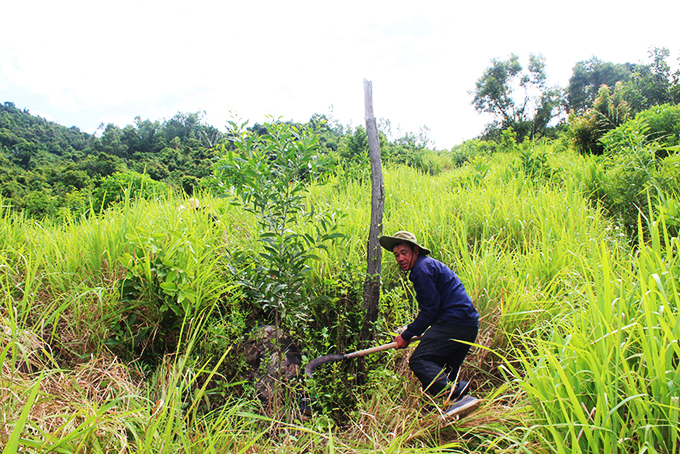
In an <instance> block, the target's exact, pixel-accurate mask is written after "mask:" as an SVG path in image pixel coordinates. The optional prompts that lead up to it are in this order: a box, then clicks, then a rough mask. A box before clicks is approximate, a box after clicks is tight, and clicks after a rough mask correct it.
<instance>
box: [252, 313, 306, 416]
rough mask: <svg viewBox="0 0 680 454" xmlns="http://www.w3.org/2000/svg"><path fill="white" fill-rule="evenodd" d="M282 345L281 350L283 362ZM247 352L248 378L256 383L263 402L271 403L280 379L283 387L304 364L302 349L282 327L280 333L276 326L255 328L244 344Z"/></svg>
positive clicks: (254, 384) (256, 388) (255, 385)
mask: <svg viewBox="0 0 680 454" xmlns="http://www.w3.org/2000/svg"><path fill="white" fill-rule="evenodd" d="M277 338H278V339H277ZM278 346H280V347H278ZM279 348H280V350H281V353H282V354H281V357H282V361H281V363H280V362H279ZM244 355H245V360H246V363H247V364H248V365H249V366H250V369H249V371H248V373H247V377H246V379H247V380H248V381H249V382H250V383H252V384H253V386H254V388H255V390H256V391H257V395H258V397H259V398H260V400H261V401H262V402H263V403H268V402H269V401H270V400H271V398H272V397H273V395H272V393H273V392H274V389H275V385H276V383H277V381H278V380H280V381H281V383H280V385H281V386H283V385H285V384H286V383H288V382H290V381H291V380H293V379H294V378H295V377H297V375H298V373H299V372H300V368H301V367H302V355H301V353H300V349H299V348H298V347H297V346H296V345H295V344H294V343H293V341H292V340H291V338H290V337H289V336H288V335H286V334H285V333H284V332H283V331H280V330H279V332H278V336H277V335H276V328H275V327H274V326H271V325H265V326H262V327H260V328H258V329H257V330H255V331H253V333H252V334H251V336H250V340H249V341H247V342H246V344H245V346H244Z"/></svg>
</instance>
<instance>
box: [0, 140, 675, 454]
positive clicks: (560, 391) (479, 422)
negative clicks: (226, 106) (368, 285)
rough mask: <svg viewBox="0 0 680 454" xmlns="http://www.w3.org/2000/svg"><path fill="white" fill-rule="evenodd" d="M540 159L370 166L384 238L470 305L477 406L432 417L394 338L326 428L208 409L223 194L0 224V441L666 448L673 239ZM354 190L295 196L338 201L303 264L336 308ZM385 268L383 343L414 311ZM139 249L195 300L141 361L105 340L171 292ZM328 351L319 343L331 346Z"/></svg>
mask: <svg viewBox="0 0 680 454" xmlns="http://www.w3.org/2000/svg"><path fill="white" fill-rule="evenodd" d="M537 152H542V153H547V156H548V158H549V162H550V165H551V168H552V170H555V169H557V171H554V172H547V171H546V172H544V171H545V170H546V169H548V170H550V169H549V168H548V167H546V164H545V163H546V161H545V160H541V159H538V160H535V162H540V163H541V166H542V167H541V169H542V170H541V172H540V173H536V172H529V171H528V170H527V168H526V165H527V162H534V161H531V155H529V154H526V155H524V156H523V157H519V158H518V157H517V155H513V154H500V153H499V154H496V155H494V156H493V157H491V158H489V157H486V158H484V157H480V158H476V159H474V160H473V161H472V162H470V163H469V164H468V165H465V166H463V167H460V168H457V169H455V170H452V171H450V172H446V173H441V174H438V175H437V176H430V175H424V174H422V173H420V172H417V171H414V170H412V169H409V168H406V167H394V168H388V169H386V171H385V174H384V176H385V190H386V200H385V222H384V232H385V233H393V232H394V231H397V230H410V231H412V232H414V233H415V234H416V236H417V237H418V238H419V240H420V241H422V242H423V243H424V244H425V245H426V246H427V247H428V248H430V249H431V250H432V254H433V256H434V257H435V258H437V259H439V260H442V261H443V262H445V263H447V264H448V265H450V266H451V267H452V268H453V269H454V270H455V271H456V272H457V274H458V275H459V276H460V277H461V279H462V281H463V282H464V283H465V285H466V288H467V290H468V292H469V293H470V294H471V296H472V297H473V299H474V300H475V303H476V305H477V307H478V309H479V311H480V314H481V330H480V336H479V337H478V340H477V343H478V345H477V346H476V348H474V349H473V352H472V354H471V356H470V357H469V358H468V361H467V362H466V364H465V366H464V367H463V371H462V374H464V376H465V378H467V379H470V380H472V381H473V383H474V386H475V391H474V392H475V394H476V395H477V396H478V397H480V398H482V399H483V405H482V407H481V409H480V410H479V411H478V412H477V413H475V414H474V415H472V416H470V417H469V418H467V419H465V420H463V421H459V422H453V421H448V420H445V419H443V418H442V417H441V413H440V411H441V410H442V408H441V406H442V403H441V402H438V401H433V400H431V399H429V398H428V397H427V395H425V394H423V393H422V392H421V391H420V387H419V385H418V383H417V380H415V379H414V378H413V376H412V374H411V372H410V371H409V369H408V366H407V358H408V352H407V351H392V352H387V353H383V354H381V356H379V357H376V360H375V361H374V362H373V363H372V364H373V365H374V366H373V369H372V370H371V371H370V373H369V375H368V380H367V382H366V383H365V385H364V386H363V387H361V388H355V391H354V392H355V393H357V395H356V396H354V397H355V400H356V405H355V407H354V408H353V410H352V411H351V412H350V413H348V414H346V415H345V419H344V420H343V421H341V423H340V424H339V422H338V421H337V420H334V419H332V418H330V417H329V416H327V415H324V414H318V413H317V414H315V415H313V416H312V417H311V418H303V417H302V415H301V414H299V412H297V410H295V409H293V410H290V409H289V410H286V412H283V411H278V412H273V413H272V412H269V413H268V412H267V409H265V408H261V407H260V405H259V403H258V402H257V401H254V400H252V399H249V398H246V397H244V396H243V395H237V394H236V393H234V394H233V395H231V396H229V395H227V396H226V397H224V402H220V403H219V405H212V404H211V405H204V403H205V402H206V400H207V399H209V400H210V401H211V402H213V403H214V401H215V399H216V398H218V397H219V396H217V395H214V394H211V395H209V393H210V392H211V391H210V385H211V384H214V383H217V382H222V383H221V386H222V387H223V388H224V389H229V387H230V386H231V384H230V383H223V382H224V380H225V378H224V377H223V376H221V375H220V373H219V372H218V370H219V365H220V364H224V362H226V361H228V355H230V354H232V353H233V349H234V348H236V346H237V343H238V342H239V341H240V340H241V338H239V337H238V335H237V334H235V337H234V338H233V339H228V340H227V341H224V342H225V344H224V348H223V349H222V350H221V351H220V353H219V354H218V355H217V357H215V358H207V357H200V356H199V355H200V354H201V352H204V351H206V350H205V349H204V347H205V345H204V344H206V343H209V342H212V341H214V340H215V339H208V338H206V333H208V332H212V331H210V328H209V327H208V323H209V321H208V320H209V319H208V317H207V314H208V313H209V311H210V310H214V308H215V307H219V308H220V309H219V310H221V311H223V313H222V314H221V315H222V316H223V317H224V319H225V320H230V318H229V317H230V316H231V315H230V314H229V313H228V311H229V310H232V309H231V308H233V307H238V306H239V304H241V302H242V301H241V299H242V295H241V294H240V292H239V290H238V288H235V287H233V286H231V285H230V283H229V276H228V273H227V272H225V268H226V261H227V260H228V258H229V253H230V250H231V249H232V248H234V247H236V246H237V245H238V246H239V247H240V246H246V247H251V248H255V247H256V246H255V245H256V242H255V241H254V239H255V238H256V237H257V233H256V232H255V230H254V228H255V224H254V222H253V219H252V218H251V217H249V216H248V215H247V214H245V213H243V212H241V211H239V210H238V209H236V208H235V207H233V206H231V205H229V203H228V200H227V199H221V198H215V199H212V198H209V197H207V196H206V200H204V203H208V204H209V205H210V210H212V211H213V212H214V213H216V214H217V215H218V216H219V218H220V219H221V223H220V225H219V226H216V225H214V224H213V222H212V221H211V220H210V219H209V218H208V217H207V216H205V215H204V214H205V213H203V212H201V211H197V212H193V211H192V212H187V211H179V210H178V209H177V207H178V205H179V204H181V203H182V200H181V199H179V198H173V197H171V196H170V197H168V198H163V199H157V200H153V201H138V202H137V203H135V204H130V203H129V201H128V202H127V203H124V204H122V205H120V206H118V207H114V208H112V209H111V210H109V211H108V212H107V213H106V214H105V215H103V216H97V217H94V216H93V217H87V218H80V219H71V220H68V221H67V222H64V223H60V224H52V223H49V222H43V223H36V222H33V221H29V220H27V219H25V218H23V217H21V216H17V215H12V214H10V213H8V212H4V213H3V215H2V216H1V217H0V288H1V289H2V295H1V298H2V308H3V309H2V313H1V315H0V327H1V328H2V330H1V331H0V336H1V339H0V340H1V341H0V349H1V350H0V355H1V356H0V359H2V360H3V361H2V374H1V377H0V380H1V383H0V388H1V389H2V391H0V406H1V407H2V411H3V415H4V416H3V418H4V419H3V424H4V429H3V430H0V440H1V441H2V442H3V443H4V444H5V445H6V446H7V448H5V449H6V450H7V449H12V448H11V447H14V448H17V447H19V446H21V447H23V448H24V449H29V450H32V451H35V452H48V451H50V452H113V451H115V452H149V453H151V452H153V453H155V452H159V453H160V452H244V453H247V452H329V453H331V452H343V453H344V452H388V453H397V452H461V453H464V452H558V453H560V452H565V453H566V452H583V453H585V452H589V453H590V452H593V453H595V452H633V451H635V452H642V451H643V450H645V449H646V450H647V451H648V452H678V449H679V446H678V445H679V443H680V440H679V439H678V435H679V434H678V417H679V414H680V406H679V404H678V399H679V395H678V390H679V389H680V376H678V372H677V371H678V361H679V359H678V358H680V351H678V348H679V347H678V345H677V338H678V334H679V333H678V332H677V331H678V329H679V328H678V326H679V325H678V320H677V311H678V303H679V302H680V301H678V299H679V297H678V294H679V293H678V291H679V288H678V286H679V284H678V277H677V276H678V258H677V257H678V253H679V250H678V249H679V244H678V240H677V238H670V237H669V236H668V235H667V233H666V230H665V229H664V227H663V224H662V223H658V222H657V223H651V224H650V225H649V227H648V228H647V231H649V232H651V233H650V234H649V236H647V237H646V238H648V241H644V240H643V239H642V238H643V237H642V236H641V237H640V240H639V241H637V242H634V241H630V240H629V239H628V238H626V237H625V236H622V234H621V230H620V229H618V228H617V226H616V225H615V224H614V223H612V222H611V221H610V220H608V219H607V218H606V217H605V216H604V214H603V212H602V210H601V209H599V207H597V206H593V205H591V204H590V203H589V202H588V201H587V200H586V198H585V197H584V196H583V186H582V184H581V180H580V179H581V177H582V175H581V174H580V173H579V172H578V171H576V170H577V168H579V169H580V168H583V166H584V165H585V166H587V165H588V162H584V158H582V157H577V156H570V155H569V154H568V153H562V154H559V155H558V154H551V149H550V148H549V147H544V148H541V149H539V150H538V151H537ZM522 159H523V160H524V161H522ZM574 162H577V163H578V164H577V165H576V166H577V168H570V165H572V164H571V163H574ZM369 197H370V187H369V186H368V184H367V183H360V182H356V181H352V180H349V179H343V180H334V179H332V178H331V179H330V180H329V181H327V182H326V184H325V185H321V186H314V187H312V188H311V195H310V204H329V205H331V206H332V207H334V208H335V209H336V210H337V211H338V214H339V215H342V219H341V231H342V232H343V233H344V234H345V235H346V237H345V238H344V239H343V240H342V241H340V242H338V243H337V244H336V245H334V246H332V247H330V248H329V249H328V251H327V252H325V253H323V254H321V260H319V261H317V262H315V263H313V267H312V270H311V272H310V274H309V280H310V281H311V282H313V283H314V286H315V289H317V291H318V292H319V293H323V292H325V291H327V289H330V290H328V292H329V294H328V295H326V296H327V297H328V299H330V300H334V299H335V300H337V301H334V302H335V303H337V306H338V307H339V305H340V303H341V304H343V305H346V306H347V305H352V304H360V303H361V302H360V301H355V300H353V299H352V298H353V297H352V296H351V295H352V294H361V292H360V291H356V292H354V293H352V292H350V291H346V290H347V289H346V288H345V287H343V285H344V286H349V287H352V286H357V285H361V283H362V282H363V280H362V279H361V276H355V274H357V273H359V274H360V273H361V269H362V266H363V265H362V264H363V263H365V248H366V245H365V238H366V237H367V233H368V220H369V218H370V200H369ZM650 220H653V219H652V218H651V217H650ZM301 228H304V226H301ZM180 247H184V248H185V250H183V252H181V251H179V248H180ZM159 257H160V258H162V259H164V260H166V262H167V263H170V265H166V264H164V263H163V261H162V260H161V261H160V262H154V260H156V259H158V258H159ZM393 262H394V260H393V258H392V257H391V256H390V254H383V274H382V281H383V290H384V291H383V299H382V301H381V307H382V308H383V312H382V314H381V318H380V320H379V323H378V325H377V328H378V330H379V337H380V336H382V338H383V339H385V340H388V339H390V338H391V337H392V334H391V332H392V331H393V330H394V329H396V328H397V327H398V326H399V325H400V324H405V323H408V322H410V321H411V320H412V318H413V316H414V315H415V312H416V311H417V305H416V303H415V302H414V301H413V300H412V299H411V298H410V297H409V291H408V285H407V284H408V282H407V280H406V277H405V276H404V275H403V274H401V272H400V271H399V270H398V269H397V267H396V266H395V264H394V263H393ZM131 263H134V264H136V265H135V266H136V267H135V266H132V265H131ZM152 263H158V264H160V265H159V266H161V268H162V267H163V266H169V267H170V268H172V267H174V268H182V267H185V268H187V270H186V271H187V273H186V275H187V276H191V278H190V279H189V281H187V282H188V283H187V282H184V281H179V280H176V281H173V282H176V283H180V284H182V285H185V284H186V285H187V287H186V290H187V291H190V292H193V294H195V295H198V296H195V298H196V300H195V301H196V303H197V304H198V305H200V306H201V307H203V308H204V309H205V311H196V312H191V311H189V312H187V313H188V314H189V315H188V316H187V317H185V318H181V317H180V319H179V322H180V326H179V329H180V332H181V335H180V336H178V338H177V339H176V342H177V345H175V347H176V348H175V349H174V350H173V351H172V352H168V353H169V354H167V355H163V354H162V352H160V351H159V353H158V354H159V356H160V357H159V361H158V364H157V366H156V367H155V368H154V369H153V370H149V369H143V368H141V366H139V365H138V364H139V362H137V361H134V359H135V358H134V357H133V358H128V359H127V361H122V360H121V358H120V357H115V356H114V355H113V354H112V350H111V344H110V343H107V342H104V341H105V340H107V339H111V337H112V335H113V334H115V333H116V332H118V331H116V330H120V328H121V326H124V324H125V323H127V325H125V326H127V328H126V329H128V330H138V331H136V333H137V334H139V333H140V332H142V330H143V329H145V328H150V329H152V330H153V329H160V328H158V326H159V325H158V323H159V319H160V318H162V314H163V313H167V310H166V311H165V312H163V311H161V310H160V307H161V306H162V304H164V301H166V299H165V297H166V296H167V293H166V292H165V291H164V289H165V290H167V289H168V288H171V287H170V286H168V285H166V286H165V287H163V286H161V285H160V283H161V281H158V282H156V281H153V279H154V276H156V274H154V273H157V271H158V267H154V266H152V265H151V264H152ZM170 268H168V269H170ZM135 273H136V274H135ZM173 276H174V275H173ZM131 280H134V283H135V285H136V286H137V287H136V291H138V293H136V295H144V296H143V297H139V296H137V299H135V300H134V301H132V299H130V298H128V299H126V297H125V292H126V290H125V289H126V288H128V287H126V282H130V281H131ZM163 282H167V280H166V281H163ZM334 292H335V293H334ZM343 292H345V293H343ZM188 294H189V293H188ZM317 296H319V295H310V297H317ZM340 300H342V301H341V302H340V303H339V302H338V301H340ZM319 304H327V303H319ZM327 307H328V308H331V307H335V306H333V305H332V304H329V305H328V306H327ZM140 308H143V310H141V309H140ZM234 310H238V309H234ZM130 313H135V314H136V318H135V320H136V321H135V322H133V321H130V319H128V318H126V317H127V316H128V315H129V314H130ZM236 315H238V316H245V314H236ZM347 326H349V325H347ZM326 328H330V327H326ZM338 329H340V328H338ZM344 329H347V327H345V328H344ZM234 330H235V332H236V331H237V330H236V328H234ZM157 332H160V331H157ZM36 333H37V334H38V335H36ZM31 334H33V335H31ZM345 335H346V336H347V337H351V336H352V333H345ZM121 336H122V334H121ZM123 337H124V336H123ZM230 342H231V343H230ZM326 343H327V344H328V346H327V347H328V349H329V351H324V352H322V353H330V352H332V350H333V348H337V349H342V348H343V345H342V344H339V343H336V339H328V340H327V342H326ZM220 345H222V344H220ZM301 347H302V348H303V353H304V354H307V355H313V354H317V353H319V352H318V351H315V350H313V349H310V347H309V346H306V345H301ZM306 349H307V350H306ZM114 351H115V350H114ZM291 405H292V404H291ZM199 408H201V411H199V410H198V409H199ZM206 408H207V409H208V410H206ZM284 413H285V415H284ZM10 446H11V447H10ZM8 452H9V451H8Z"/></svg>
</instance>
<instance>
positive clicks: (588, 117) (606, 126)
mask: <svg viewBox="0 0 680 454" xmlns="http://www.w3.org/2000/svg"><path fill="white" fill-rule="evenodd" d="M621 87H622V86H621V84H620V83H617V84H616V87H615V88H614V93H611V91H610V89H609V87H608V86H606V85H602V86H601V87H600V90H599V92H598V93H597V98H596V99H595V104H593V108H592V109H590V110H589V111H587V112H586V113H585V114H583V116H577V115H576V114H575V113H574V112H573V111H572V112H571V113H570V114H569V128H568V130H567V135H568V137H569V139H570V141H571V143H572V145H573V146H574V148H575V149H576V151H578V152H579V153H582V154H596V155H600V154H602V152H603V151H604V147H603V145H602V143H601V142H600V139H601V138H602V136H604V135H605V134H606V133H607V132H608V131H611V130H612V129H614V128H616V127H617V126H619V125H620V124H622V123H624V122H625V121H626V120H628V118H629V116H630V108H629V107H628V104H627V103H626V101H624V100H623V97H622V96H621Z"/></svg>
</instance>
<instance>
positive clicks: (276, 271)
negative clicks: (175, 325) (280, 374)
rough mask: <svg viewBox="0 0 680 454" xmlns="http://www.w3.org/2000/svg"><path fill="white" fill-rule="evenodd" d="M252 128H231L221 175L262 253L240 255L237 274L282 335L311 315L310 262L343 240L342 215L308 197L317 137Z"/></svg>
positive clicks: (285, 128) (279, 126)
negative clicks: (252, 223)
mask: <svg viewBox="0 0 680 454" xmlns="http://www.w3.org/2000/svg"><path fill="white" fill-rule="evenodd" d="M246 124H247V122H246V123H243V124H241V125H238V124H236V123H235V122H230V127H231V130H230V133H229V134H230V137H231V140H232V142H233V144H234V150H233V151H226V150H225V149H224V148H223V149H222V156H221V158H220V161H219V162H218V164H217V166H216V176H217V178H218V180H219V181H220V182H221V183H222V184H223V187H224V188H225V189H227V190H228V191H230V192H231V194H232V195H234V196H235V202H236V203H238V204H240V205H242V206H243V208H244V209H245V210H247V211H249V212H251V213H253V214H254V215H255V216H256V218H257V223H258V225H259V229H260V231H259V235H258V242H259V244H260V245H261V247H262V249H261V250H259V251H257V253H255V251H247V250H241V251H236V252H235V253H234V263H235V264H237V265H241V266H240V267H239V268H240V270H239V271H237V272H238V273H239V274H240V278H241V283H242V284H243V285H245V287H246V289H247V290H248V291H249V293H250V295H251V296H252V297H253V299H254V300H255V301H256V302H257V303H258V304H259V305H260V307H261V308H262V309H263V310H264V311H271V312H272V313H273V316H274V317H273V318H274V323H275V326H276V330H277V332H278V330H279V329H280V327H281V326H284V327H286V328H288V329H292V330H295V329H296V328H298V327H299V325H300V323H301V322H304V321H305V320H306V318H307V314H308V313H309V310H308V305H307V303H308V301H307V298H305V290H306V289H305V286H306V280H305V273H306V272H307V271H309V269H310V268H309V265H308V262H309V260H312V259H315V258H318V257H317V256H316V255H315V253H316V251H317V250H319V249H325V248H326V247H327V245H328V244H329V242H330V241H332V240H333V239H334V238H338V237H340V236H342V235H341V234H340V233H337V232H335V229H336V225H337V220H336V214H335V212H334V211H332V210H330V209H326V210H322V211H318V210H316V209H315V207H314V206H311V205H310V204H309V203H308V201H307V198H306V194H307V188H308V183H309V182H310V181H311V180H312V179H313V178H314V176H315V173H314V168H315V167H314V164H315V162H316V159H317V155H316V149H317V146H318V140H317V137H316V136H314V135H313V134H312V133H311V131H309V130H308V129H306V128H305V129H298V128H297V127H295V126H291V125H288V124H283V123H280V122H271V123H265V125H264V126H265V128H266V133H264V134H256V133H254V132H252V131H248V130H246V129H245V126H246ZM277 336H278V333H277ZM279 354H281V352H280V351H279Z"/></svg>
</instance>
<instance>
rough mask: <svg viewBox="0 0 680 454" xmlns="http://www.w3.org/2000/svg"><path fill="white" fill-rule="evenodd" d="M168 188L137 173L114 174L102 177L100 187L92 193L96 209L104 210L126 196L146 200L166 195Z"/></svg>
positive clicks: (131, 198)
mask: <svg viewBox="0 0 680 454" xmlns="http://www.w3.org/2000/svg"><path fill="white" fill-rule="evenodd" d="M167 192H168V187H167V186H166V185H165V183H161V182H158V181H154V180H152V179H151V178H150V177H149V176H148V175H144V174H140V173H137V172H116V173H114V174H113V175H109V176H108V177H104V178H103V179H102V182H101V185H100V186H99V187H98V188H97V189H96V190H95V192H94V203H95V208H96V209H98V210H99V209H102V210H105V209H106V208H108V207H109V206H110V205H111V204H113V203H116V202H122V201H124V200H125V198H126V196H127V197H129V198H130V200H133V199H135V198H144V199H148V198H150V197H152V196H155V195H159V194H166V193H167Z"/></svg>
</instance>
